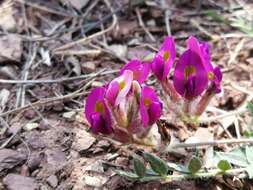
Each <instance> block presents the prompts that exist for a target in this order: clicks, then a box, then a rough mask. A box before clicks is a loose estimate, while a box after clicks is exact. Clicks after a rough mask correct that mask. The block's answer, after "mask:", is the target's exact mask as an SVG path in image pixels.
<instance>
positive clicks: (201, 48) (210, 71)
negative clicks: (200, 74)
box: [187, 36, 222, 93]
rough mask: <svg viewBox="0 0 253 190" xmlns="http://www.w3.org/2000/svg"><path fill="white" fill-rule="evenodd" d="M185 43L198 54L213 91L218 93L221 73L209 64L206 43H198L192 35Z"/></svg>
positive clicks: (209, 59)
mask: <svg viewBox="0 0 253 190" xmlns="http://www.w3.org/2000/svg"><path fill="white" fill-rule="evenodd" d="M187 43H188V48H189V49H190V50H191V51H193V52H195V53H197V54H198V55H199V56H200V58H201V60H202V63H203V64H204V67H205V69H206V72H207V76H208V79H209V81H211V86H212V87H213V91H214V92H215V93H219V92H220V91H221V86H220V83H221V80H222V73H221V71H220V68H219V67H215V68H214V67H213V65H212V64H211V58H210V53H209V45H208V43H206V42H204V43H199V42H198V40H197V39H196V38H195V37H193V36H191V37H189V39H188V41H187Z"/></svg>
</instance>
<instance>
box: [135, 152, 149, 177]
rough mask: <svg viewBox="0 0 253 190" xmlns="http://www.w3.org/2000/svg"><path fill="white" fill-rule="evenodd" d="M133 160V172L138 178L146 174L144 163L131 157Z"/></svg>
mask: <svg viewBox="0 0 253 190" xmlns="http://www.w3.org/2000/svg"><path fill="white" fill-rule="evenodd" d="M133 160H134V171H135V173H136V174H137V175H138V176H140V177H143V176H144V175H145V173H146V167H145V165H144V163H143V162H142V161H141V160H140V159H139V158H137V157H136V156H134V157H133Z"/></svg>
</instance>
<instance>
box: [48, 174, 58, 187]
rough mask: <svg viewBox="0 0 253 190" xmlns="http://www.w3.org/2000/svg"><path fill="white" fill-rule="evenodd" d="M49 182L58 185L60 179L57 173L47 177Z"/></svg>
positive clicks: (53, 185)
mask: <svg viewBox="0 0 253 190" xmlns="http://www.w3.org/2000/svg"><path fill="white" fill-rule="evenodd" d="M47 182H48V184H49V185H50V186H51V187H53V188H55V187H57V185H58V179H57V177H56V176H55V175H51V176H49V177H48V178H47Z"/></svg>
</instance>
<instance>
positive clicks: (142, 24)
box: [135, 8, 155, 42]
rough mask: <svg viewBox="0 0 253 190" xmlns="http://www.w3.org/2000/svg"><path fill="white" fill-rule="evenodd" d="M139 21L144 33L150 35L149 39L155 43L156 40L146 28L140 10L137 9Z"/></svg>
mask: <svg viewBox="0 0 253 190" xmlns="http://www.w3.org/2000/svg"><path fill="white" fill-rule="evenodd" d="M135 12H136V15H137V18H138V21H139V25H140V26H141V27H142V29H143V30H144V32H145V33H146V34H147V35H148V37H149V38H150V40H151V41H152V42H155V38H154V36H153V35H152V34H151V33H150V32H149V30H148V29H147V27H146V26H145V24H144V22H143V20H142V17H141V13H140V10H139V9H138V8H136V9H135Z"/></svg>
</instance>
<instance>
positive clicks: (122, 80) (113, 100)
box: [105, 70, 133, 106]
mask: <svg viewBox="0 0 253 190" xmlns="http://www.w3.org/2000/svg"><path fill="white" fill-rule="evenodd" d="M132 81H133V72H132V71H130V70H125V71H124V72H123V73H122V75H120V76H119V77H117V78H115V79H114V80H112V82H110V84H109V86H108V88H107V91H106V95H105V97H106V98H107V100H108V101H109V103H110V104H111V105H112V106H118V105H119V104H120V103H122V102H124V101H125V99H126V95H127V94H128V92H129V91H130V89H131V86H132Z"/></svg>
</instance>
